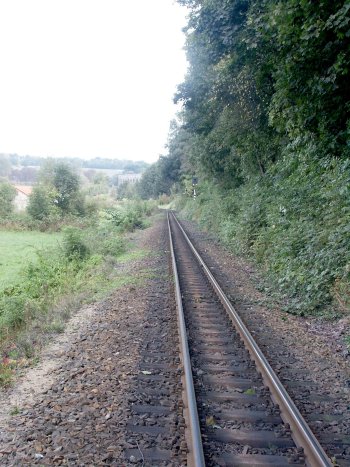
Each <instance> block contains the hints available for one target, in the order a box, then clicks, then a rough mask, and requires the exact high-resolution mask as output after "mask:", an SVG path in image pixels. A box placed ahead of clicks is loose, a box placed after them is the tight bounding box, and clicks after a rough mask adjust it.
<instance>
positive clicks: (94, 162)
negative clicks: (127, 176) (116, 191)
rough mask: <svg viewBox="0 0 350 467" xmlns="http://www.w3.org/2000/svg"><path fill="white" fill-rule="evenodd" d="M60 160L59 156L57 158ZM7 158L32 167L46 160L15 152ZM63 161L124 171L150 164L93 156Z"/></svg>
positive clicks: (81, 165) (74, 164)
mask: <svg viewBox="0 0 350 467" xmlns="http://www.w3.org/2000/svg"><path fill="white" fill-rule="evenodd" d="M57 159H59V160H60V158H57ZM9 160H10V162H11V164H12V165H13V166H22V167H32V166H35V167H37V166H39V167H40V166H41V165H42V164H43V163H44V161H45V160H46V159H45V158H43V157H35V156H28V155H27V156H19V155H17V154H10V155H9ZM64 161H65V162H68V163H70V164H72V165H73V166H74V167H77V168H87V169H112V170H123V171H124V172H134V173H141V172H142V171H143V170H145V169H146V168H147V167H149V165H150V164H148V163H147V162H144V161H130V160H125V159H122V160H118V159H106V158H101V157H95V158H93V159H89V160H85V159H80V158H78V157H69V158H64Z"/></svg>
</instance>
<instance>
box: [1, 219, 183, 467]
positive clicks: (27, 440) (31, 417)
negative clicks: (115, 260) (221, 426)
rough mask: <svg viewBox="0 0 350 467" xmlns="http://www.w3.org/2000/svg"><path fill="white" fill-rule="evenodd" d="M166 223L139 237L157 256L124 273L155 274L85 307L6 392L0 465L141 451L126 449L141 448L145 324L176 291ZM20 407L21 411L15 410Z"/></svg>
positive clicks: (83, 462) (99, 458) (89, 461)
mask: <svg viewBox="0 0 350 467" xmlns="http://www.w3.org/2000/svg"><path fill="white" fill-rule="evenodd" d="M164 229H165V223H164V222H161V221H159V220H158V221H157V222H156V223H155V225H154V226H153V227H151V228H149V229H147V230H145V231H142V232H138V233H137V234H136V235H135V236H134V241H135V242H136V244H137V246H138V247H139V248H142V249H148V250H150V251H151V254H150V255H149V256H147V257H146V258H144V259H141V260H140V259H139V260H136V261H132V262H130V263H128V265H127V266H126V265H125V264H124V265H123V266H122V267H121V273H123V274H124V273H125V272H126V269H128V271H129V273H130V271H132V272H133V273H134V274H135V277H139V275H140V274H142V273H144V272H145V270H146V271H148V273H149V274H148V275H149V277H150V278H149V279H147V280H145V281H144V282H143V283H142V285H135V286H130V285H129V286H125V287H122V288H120V289H118V290H116V291H115V292H114V293H113V294H112V295H111V296H110V297H109V298H108V299H106V300H105V301H103V302H102V303H98V304H96V305H95V306H94V307H90V308H85V309H82V310H80V312H79V313H78V314H77V315H76V316H75V318H73V320H72V321H71V322H70V323H69V324H68V327H67V331H66V332H65V333H64V335H62V336H61V337H59V338H58V339H57V341H55V342H54V343H53V345H52V346H50V347H49V348H47V349H46V350H45V351H44V352H43V355H42V357H41V361H40V364H39V365H38V366H37V367H36V368H34V369H31V370H30V371H29V372H28V373H27V374H25V375H23V376H22V377H21V378H20V379H19V381H18V382H17V384H16V388H14V389H13V390H11V391H9V392H7V393H5V394H2V396H1V398H0V410H1V413H0V429H1V433H0V442H1V445H0V464H1V465H4V466H5V465H18V466H22V465H74V466H75V465H79V466H97V465H111V466H119V467H120V466H124V465H125V466H127V465H132V464H134V462H135V456H134V457H130V456H129V457H128V454H127V453H128V450H130V448H133V447H134V442H133V441H132V440H130V439H128V430H127V424H128V423H129V422H130V416H131V413H132V412H131V408H130V404H131V401H133V397H134V394H135V381H136V380H137V378H138V376H139V374H140V361H141V359H142V356H141V353H142V342H143V341H144V336H145V334H147V333H148V331H147V327H145V324H146V323H148V322H149V317H150V315H151V314H152V307H156V308H159V307H160V306H161V303H162V302H161V300H160V298H159V297H160V292H162V293H164V287H165V286H166V285H167V284H168V289H169V276H168V261H167V251H166V248H167V246H166V244H165V243H164V242H165V235H164V232H165V230H164ZM168 295H169V297H171V295H170V293H168ZM169 300H170V302H169ZM171 300H172V299H171V298H168V308H171V306H173V305H171ZM164 327H165V326H164V323H163V328H162V332H163V333H164V332H165V331H164ZM155 331H156V330H155ZM164 337H165V336H164ZM16 410H19V414H18V415H12V416H10V415H9V413H11V412H12V413H13V412H14V411H16ZM182 441H183V439H181V437H180V436H179V437H178V439H175V440H173V446H174V449H175V448H176V449H179V446H180V444H181V442H182ZM141 448H142V445H141ZM145 465H147V464H145ZM167 465H174V466H175V465H179V464H178V463H176V464H175V463H168V464H167Z"/></svg>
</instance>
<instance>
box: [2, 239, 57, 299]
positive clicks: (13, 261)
mask: <svg viewBox="0 0 350 467" xmlns="http://www.w3.org/2000/svg"><path fill="white" fill-rule="evenodd" d="M61 238H62V235H61V234H59V233H44V232H9V231H0V291H1V290H3V289H4V288H5V287H8V286H9V285H13V284H16V283H18V282H19V281H20V280H21V270H22V269H23V267H25V266H26V265H27V264H28V263H29V262H33V261H35V260H36V251H37V250H38V249H43V248H49V247H51V246H57V244H58V243H59V242H60V241H61Z"/></svg>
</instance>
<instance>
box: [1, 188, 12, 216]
mask: <svg viewBox="0 0 350 467" xmlns="http://www.w3.org/2000/svg"><path fill="white" fill-rule="evenodd" d="M15 197H16V189H15V188H14V187H13V186H12V185H10V184H9V183H7V182H1V181H0V219H6V218H7V217H8V216H9V215H10V214H11V213H12V212H13V210H14V204H13V202H14V199H15Z"/></svg>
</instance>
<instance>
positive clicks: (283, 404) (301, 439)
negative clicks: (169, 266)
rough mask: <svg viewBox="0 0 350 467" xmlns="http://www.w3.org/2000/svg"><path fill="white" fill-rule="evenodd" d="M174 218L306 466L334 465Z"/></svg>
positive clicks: (329, 466) (326, 466)
mask: <svg viewBox="0 0 350 467" xmlns="http://www.w3.org/2000/svg"><path fill="white" fill-rule="evenodd" d="M172 216H173V218H174V219H175V221H176V222H177V224H178V226H179V228H180V229H181V231H182V233H183V235H184V237H185V239H186V241H187V243H188V245H189V246H190V248H191V250H192V252H193V253H194V255H195V257H196V258H197V260H198V261H199V263H200V265H201V266H202V267H203V270H204V272H205V274H206V276H207V277H208V279H209V282H210V283H211V285H212V287H213V288H214V290H215V292H216V293H217V294H218V296H219V299H220V301H221V303H222V304H223V306H224V307H225V309H226V311H227V312H228V313H229V316H230V318H231V320H232V322H233V324H234V326H235V327H236V329H237V331H238V332H239V334H240V336H241V338H242V340H243V342H244V343H245V345H246V347H247V349H248V351H249V353H250V355H251V358H252V359H253V360H254V362H255V364H256V366H257V369H258V370H259V371H260V373H261V376H262V378H263V380H264V382H265V384H266V386H267V387H268V388H269V390H270V392H271V397H272V399H273V400H274V402H275V403H276V404H278V406H279V408H280V411H281V417H282V419H283V421H284V422H285V423H288V424H289V425H290V428H291V434H292V438H293V440H294V442H295V443H296V445H297V446H298V447H301V448H303V450H304V454H305V459H306V463H307V465H308V466H309V467H331V466H333V463H332V462H331V460H330V459H329V457H328V456H327V454H326V453H325V451H324V450H323V448H322V446H321V445H320V443H319V442H318V440H317V439H316V437H315V435H314V434H313V432H312V431H311V429H310V427H309V426H308V424H307V423H306V421H305V420H304V418H303V416H302V415H301V413H300V412H299V410H298V409H297V407H296V406H295V404H294V402H293V401H292V399H291V398H290V396H289V394H288V393H287V391H286V389H285V388H284V386H283V384H282V383H281V381H280V379H279V378H278V376H277V375H276V373H275V372H274V370H273V369H272V368H271V366H270V364H269V363H268V361H267V360H266V358H265V356H264V354H263V353H262V351H261V350H260V348H259V346H258V345H257V344H256V342H255V341H254V339H253V337H252V335H251V334H250V332H249V331H248V329H247V328H246V326H245V324H244V323H243V321H242V320H241V318H240V317H239V315H238V313H237V311H236V309H235V308H234V307H233V305H232V304H231V302H230V301H229V299H228V298H227V297H226V295H225V293H224V292H223V290H222V289H221V287H220V286H219V284H218V282H217V281H216V279H215V277H214V276H213V274H212V273H211V271H210V270H209V268H208V266H207V265H206V264H205V262H204V261H203V259H202V257H201V256H200V254H199V253H198V252H197V250H196V248H195V247H194V245H193V244H192V242H191V240H190V239H189V237H188V235H187V234H186V232H185V231H184V229H183V228H182V226H181V224H180V223H179V221H178V220H177V218H176V216H175V215H174V213H172ZM168 222H169V220H168Z"/></svg>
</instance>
